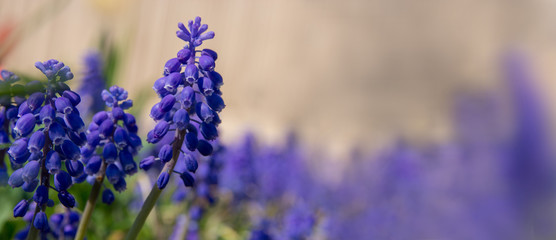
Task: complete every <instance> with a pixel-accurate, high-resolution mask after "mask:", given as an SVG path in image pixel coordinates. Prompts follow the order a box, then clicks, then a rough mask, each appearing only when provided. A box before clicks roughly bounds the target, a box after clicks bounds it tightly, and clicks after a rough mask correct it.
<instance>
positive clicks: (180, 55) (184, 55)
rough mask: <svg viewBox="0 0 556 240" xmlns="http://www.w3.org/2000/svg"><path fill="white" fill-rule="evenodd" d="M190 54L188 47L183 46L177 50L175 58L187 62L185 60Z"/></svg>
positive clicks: (183, 62)
mask: <svg viewBox="0 0 556 240" xmlns="http://www.w3.org/2000/svg"><path fill="white" fill-rule="evenodd" d="M190 56H191V51H190V50H189V49H188V48H184V49H182V50H180V51H179V52H178V54H177V59H178V60H179V61H180V63H182V64H187V60H189V57H190Z"/></svg>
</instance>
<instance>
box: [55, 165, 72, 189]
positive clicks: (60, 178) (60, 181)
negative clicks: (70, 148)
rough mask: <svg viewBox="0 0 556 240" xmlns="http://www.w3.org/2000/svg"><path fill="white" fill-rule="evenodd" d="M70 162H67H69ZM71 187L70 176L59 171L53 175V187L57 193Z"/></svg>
mask: <svg viewBox="0 0 556 240" xmlns="http://www.w3.org/2000/svg"><path fill="white" fill-rule="evenodd" d="M69 161H70V160H67V162H69ZM71 185H72V180H71V176H70V175H69V173H67V172H65V171H59V172H58V173H56V174H55V175H54V186H55V187H56V189H57V190H58V191H64V190H67V189H68V188H69V187H70V186H71Z"/></svg>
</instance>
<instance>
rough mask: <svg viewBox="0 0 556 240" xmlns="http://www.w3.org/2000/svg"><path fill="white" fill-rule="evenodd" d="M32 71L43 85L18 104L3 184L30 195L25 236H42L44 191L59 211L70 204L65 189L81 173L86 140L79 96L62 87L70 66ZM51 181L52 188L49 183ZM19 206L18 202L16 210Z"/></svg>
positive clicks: (51, 63)
mask: <svg viewBox="0 0 556 240" xmlns="http://www.w3.org/2000/svg"><path fill="white" fill-rule="evenodd" d="M35 67H37V68H38V69H39V70H40V71H41V72H42V73H43V74H44V75H45V76H46V77H47V79H48V81H47V83H46V86H41V85H42V84H41V83H39V82H35V83H33V84H34V86H35V87H33V88H30V89H33V90H36V92H34V93H32V94H30V95H29V97H28V98H27V100H25V101H23V102H22V103H21V104H19V107H18V109H17V120H16V121H15V124H14V128H13V136H14V137H15V139H16V140H15V141H14V144H12V146H11V147H10V148H9V150H8V154H9V156H10V162H11V163H12V166H13V167H14V169H16V170H15V171H14V172H13V173H12V175H11V176H10V179H9V181H8V183H9V184H10V185H11V186H12V187H13V188H16V187H21V188H22V189H23V190H24V191H25V192H34V195H33V198H32V199H33V201H34V202H35V203H36V209H35V211H34V216H33V219H32V224H31V227H30V231H29V235H30V236H31V237H34V236H36V235H37V234H38V230H40V231H41V232H42V233H43V234H44V233H46V232H48V230H49V227H48V216H46V214H45V210H46V207H47V206H48V205H49V204H48V203H49V202H50V201H51V200H50V199H49V193H48V192H49V189H50V188H53V189H55V190H56V191H57V192H58V194H57V196H58V199H59V200H60V202H61V203H62V204H63V205H64V206H65V207H67V208H72V207H74V206H75V204H76V203H75V198H74V197H73V195H72V194H71V193H69V192H68V189H69V188H70V187H71V185H72V184H74V183H76V182H75V179H77V178H79V177H81V176H82V174H83V162H82V161H83V160H84V159H83V158H82V157H81V153H80V151H79V146H81V145H83V144H84V143H85V141H86V135H85V132H84V130H85V128H84V127H85V124H84V123H83V120H82V119H81V116H80V113H79V111H78V110H77V109H76V106H77V105H78V104H79V103H80V101H81V100H80V97H79V95H78V94H77V93H75V92H73V91H71V90H70V88H69V87H68V86H67V85H66V84H65V82H66V81H68V80H71V79H72V78H73V74H72V72H71V70H70V68H69V67H68V66H65V65H64V64H63V63H62V62H59V61H57V60H54V59H51V60H48V61H45V62H37V63H36V64H35ZM63 165H65V169H66V170H63V168H62V166H63ZM51 177H53V178H54V187H53V186H51V185H50V179H51ZM20 207H21V205H20V204H18V206H16V208H20ZM14 213H15V212H14ZM18 215H20V214H18Z"/></svg>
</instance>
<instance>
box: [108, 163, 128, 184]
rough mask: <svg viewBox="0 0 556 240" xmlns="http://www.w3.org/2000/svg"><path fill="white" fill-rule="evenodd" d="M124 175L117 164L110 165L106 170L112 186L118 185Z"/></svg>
mask: <svg viewBox="0 0 556 240" xmlns="http://www.w3.org/2000/svg"><path fill="white" fill-rule="evenodd" d="M123 175H124V174H123V172H122V171H121V170H120V168H118V166H116V164H110V165H108V167H107V168H106V179H108V181H109V182H110V183H112V184H116V183H117V182H118V181H119V180H120V178H121V177H123Z"/></svg>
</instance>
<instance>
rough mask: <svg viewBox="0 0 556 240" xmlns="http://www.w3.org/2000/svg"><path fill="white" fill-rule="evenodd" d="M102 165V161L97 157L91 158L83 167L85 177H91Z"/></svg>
mask: <svg viewBox="0 0 556 240" xmlns="http://www.w3.org/2000/svg"><path fill="white" fill-rule="evenodd" d="M101 165H102V159H101V158H100V157H99V156H92V157H91V158H90V159H89V161H88V162H87V165H85V173H86V174H87V175H93V174H96V173H97V172H98V170H100V166H101Z"/></svg>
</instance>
